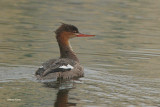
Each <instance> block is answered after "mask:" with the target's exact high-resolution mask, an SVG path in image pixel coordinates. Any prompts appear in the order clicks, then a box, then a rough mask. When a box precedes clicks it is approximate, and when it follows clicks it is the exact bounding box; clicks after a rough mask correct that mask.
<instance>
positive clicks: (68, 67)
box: [59, 64, 73, 69]
mask: <svg viewBox="0 0 160 107" xmlns="http://www.w3.org/2000/svg"><path fill="white" fill-rule="evenodd" d="M59 68H63V69H73V66H71V65H70V64H68V65H67V66H66V65H62V66H60V67H59Z"/></svg>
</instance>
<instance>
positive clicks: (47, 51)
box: [0, 0, 160, 107]
mask: <svg viewBox="0 0 160 107" xmlns="http://www.w3.org/2000/svg"><path fill="white" fill-rule="evenodd" d="M159 3H160V1H158V0H152V1H149V0H132V1H131V0H123V1H122V0H101V1H98V0H92V1H86V0H80V1H74V0H68V1H64V0H54V1H51V0H45V1H44V0H39V1H32V0H16V1H13V0H1V1H0V9H1V11H0V16H1V17H0V106H1V107H6V106H12V107H44V106H45V107H53V106H55V107H58V106H59V107H65V106H76V107H137V106H138V107H158V106H160V79H159V77H160V72H159V69H160V66H159V65H160V62H159V61H160V42H159V41H160V36H159V34H160V30H159V28H160V24H159V23H160V18H159V17H160V14H159V11H160V7H159ZM60 22H64V23H69V24H73V25H76V26H77V27H78V28H79V31H80V32H82V33H86V34H94V35H96V37H93V38H75V39H72V40H71V44H72V47H73V49H74V51H75V52H76V53H77V55H78V57H79V59H80V62H81V64H82V65H83V66H84V67H85V77H84V78H81V79H80V80H76V81H69V82H66V83H64V84H61V85H58V84H55V86H54V88H51V87H47V86H46V85H44V84H42V83H39V82H38V81H37V80H36V78H35V77H34V72H35V70H36V69H37V68H38V67H39V66H40V65H41V63H42V62H44V61H46V60H48V59H50V58H57V57H58V56H59V50H58V45H57V42H56V40H55V35H54V30H55V29H56V28H57V27H58V26H60Z"/></svg>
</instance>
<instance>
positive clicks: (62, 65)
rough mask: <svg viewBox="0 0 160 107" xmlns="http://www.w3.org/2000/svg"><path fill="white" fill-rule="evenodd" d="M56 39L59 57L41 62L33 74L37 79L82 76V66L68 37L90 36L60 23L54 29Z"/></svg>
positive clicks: (71, 26)
mask: <svg viewBox="0 0 160 107" xmlns="http://www.w3.org/2000/svg"><path fill="white" fill-rule="evenodd" d="M55 33H56V39H57V42H58V45H59V48H60V58H59V59H57V60H55V59H50V60H48V61H47V62H45V63H43V64H42V66H41V67H40V68H39V69H38V70H37V71H36V73H35V75H36V77H37V78H38V79H39V80H46V79H56V80H57V79H64V80H65V79H71V78H77V77H82V76H83V74H84V73H83V67H82V66H81V65H80V64H79V60H78V58H77V56H76V54H75V53H74V52H73V50H72V48H71V45H70V43H69V39H71V38H74V37H90V36H94V35H86V34H81V33H79V31H78V29H77V27H75V26H73V25H69V24H62V25H61V26H60V27H59V28H58V29H57V30H56V31H55Z"/></svg>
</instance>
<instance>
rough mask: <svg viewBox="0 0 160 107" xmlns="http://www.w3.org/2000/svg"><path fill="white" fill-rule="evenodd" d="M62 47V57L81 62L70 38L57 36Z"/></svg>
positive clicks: (60, 47)
mask: <svg viewBox="0 0 160 107" xmlns="http://www.w3.org/2000/svg"><path fill="white" fill-rule="evenodd" d="M57 42H58V45H59V49H60V58H69V59H72V60H75V61H77V62H79V60H78V58H77V56H76V54H75V53H74V52H73V50H72V47H71V45H70V43H69V40H68V38H57Z"/></svg>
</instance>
